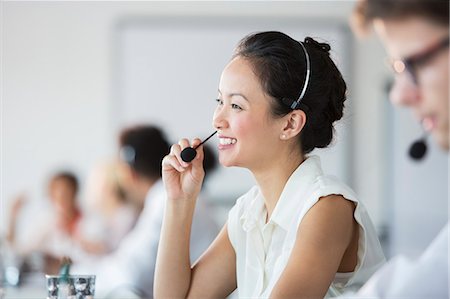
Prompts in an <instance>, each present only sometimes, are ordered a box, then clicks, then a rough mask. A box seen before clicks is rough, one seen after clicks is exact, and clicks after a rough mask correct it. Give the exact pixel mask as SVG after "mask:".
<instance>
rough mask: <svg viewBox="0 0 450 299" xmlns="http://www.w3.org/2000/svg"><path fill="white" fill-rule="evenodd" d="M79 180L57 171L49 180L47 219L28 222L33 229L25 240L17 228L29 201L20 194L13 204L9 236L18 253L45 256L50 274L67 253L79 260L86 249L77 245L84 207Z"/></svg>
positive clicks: (9, 240) (54, 271) (45, 264)
mask: <svg viewBox="0 0 450 299" xmlns="http://www.w3.org/2000/svg"><path fill="white" fill-rule="evenodd" d="M77 193H78V180H77V178H76V176H75V175H74V174H73V173H71V172H68V171H61V172H57V173H55V174H54V175H53V176H52V177H51V179H50V181H49V183H48V197H49V200H50V203H51V210H50V212H49V213H48V215H46V216H45V221H38V223H35V222H33V223H32V224H31V223H26V225H27V226H28V225H33V232H32V234H30V236H29V238H27V240H26V241H24V240H19V238H18V236H17V232H16V227H17V224H18V220H19V219H18V218H19V216H20V214H19V213H20V211H21V210H22V208H23V207H24V203H25V201H26V199H25V197H24V196H20V197H18V198H17V199H16V200H15V201H14V202H13V204H12V209H11V215H10V224H9V227H8V232H7V240H8V242H9V244H10V246H11V248H12V250H14V251H15V253H16V254H18V255H20V256H22V257H27V256H29V255H30V254H32V253H33V252H38V253H41V254H42V255H43V257H44V269H43V270H44V271H45V272H46V273H48V274H54V273H57V272H58V267H59V264H60V260H61V259H62V258H63V257H64V256H68V257H70V258H71V259H72V260H74V261H77V260H80V259H82V257H83V255H84V254H83V251H82V250H81V249H80V248H79V246H78V245H77V241H76V240H75V239H76V238H75V236H76V235H77V233H78V231H79V224H80V220H81V211H80V208H79V207H78V205H77Z"/></svg>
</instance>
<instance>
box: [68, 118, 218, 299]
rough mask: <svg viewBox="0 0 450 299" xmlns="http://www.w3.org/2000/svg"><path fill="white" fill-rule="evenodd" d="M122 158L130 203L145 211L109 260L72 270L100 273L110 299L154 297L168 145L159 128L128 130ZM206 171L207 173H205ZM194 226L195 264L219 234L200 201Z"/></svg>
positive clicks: (100, 286)
mask: <svg viewBox="0 0 450 299" xmlns="http://www.w3.org/2000/svg"><path fill="white" fill-rule="evenodd" d="M119 143H120V157H121V160H123V161H124V162H126V167H127V171H128V175H127V176H126V177H127V178H128V179H127V180H126V182H125V183H124V184H123V186H122V187H123V188H124V191H125V193H126V195H127V196H128V197H129V199H130V200H133V201H134V202H135V204H137V205H140V206H142V207H143V210H142V212H141V214H140V216H139V219H138V221H137V223H136V225H135V227H134V228H133V230H132V231H131V232H130V233H129V234H128V235H127V236H125V238H124V239H123V240H122V242H121V243H120V244H119V247H118V248H117V250H116V251H114V252H113V253H112V254H110V255H109V256H107V257H105V258H102V259H100V260H95V261H94V265H89V266H88V265H74V271H73V272H74V273H80V274H81V273H85V274H86V273H88V274H96V276H97V277H96V293H97V295H99V297H103V296H106V297H107V298H124V297H126V298H136V297H140V298H152V295H153V275H154V268H155V262H156V252H157V248H158V243H159V235H160V230H161V224H162V218H163V210H164V205H165V200H166V195H165V191H164V188H163V185H162V181H161V161H162V159H163V157H164V156H165V155H166V154H167V153H168V152H169V143H168V142H167V141H166V139H165V137H164V136H163V133H162V132H161V131H160V130H159V129H158V128H156V127H153V126H148V125H143V126H136V127H130V128H127V129H125V130H124V131H123V132H122V133H121V135H120V138H119ZM205 171H206V170H205ZM200 202H201V203H202V205H201V207H199V209H197V210H196V213H197V214H198V216H197V218H198V222H197V223H194V224H193V231H192V236H191V238H192V239H193V242H192V247H191V258H192V259H193V260H194V259H197V258H198V257H199V256H200V254H201V253H203V251H204V250H205V249H206V248H207V247H208V246H209V244H210V243H211V242H212V240H213V239H214V237H215V236H216V234H217V226H216V223H215V222H214V221H213V220H212V218H211V214H212V213H211V212H210V211H209V210H208V209H207V208H206V207H205V203H204V201H203V200H202V199H201V200H199V203H200Z"/></svg>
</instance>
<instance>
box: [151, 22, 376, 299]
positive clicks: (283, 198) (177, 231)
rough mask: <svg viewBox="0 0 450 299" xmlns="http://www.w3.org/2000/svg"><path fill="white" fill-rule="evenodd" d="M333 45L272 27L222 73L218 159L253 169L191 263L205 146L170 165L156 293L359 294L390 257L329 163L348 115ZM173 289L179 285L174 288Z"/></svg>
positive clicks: (173, 156)
mask: <svg viewBox="0 0 450 299" xmlns="http://www.w3.org/2000/svg"><path fill="white" fill-rule="evenodd" d="M329 51H330V46H329V45H328V44H324V43H318V42H317V41H315V40H314V39H312V38H309V37H307V38H306V39H305V40H304V41H302V42H298V41H296V40H294V39H292V38H291V37H289V36H287V35H286V34H284V33H281V32H277V31H268V32H260V33H255V34H251V35H249V36H247V37H245V38H244V39H242V40H241V42H240V43H239V45H238V46H237V48H236V50H235V53H234V55H233V57H232V59H231V61H230V62H229V63H228V64H227V66H226V67H225V69H224V70H223V72H222V76H221V78H220V83H219V96H218V100H217V103H218V105H217V107H216V110H215V112H214V116H213V126H214V128H215V129H216V130H217V131H218V137H219V145H218V149H219V161H220V163H221V164H222V165H224V166H227V167H229V166H238V167H242V168H246V169H248V170H250V172H251V173H252V175H253V177H254V178H255V180H256V181H257V185H256V186H255V187H253V188H252V189H250V191H248V192H247V193H245V194H244V195H243V196H241V197H240V198H239V199H238V200H237V202H236V204H235V205H234V207H233V208H232V209H231V211H230V213H229V217H228V221H227V223H226V224H225V225H224V227H223V229H222V231H221V233H220V234H219V235H218V236H217V238H216V240H215V241H214V243H213V244H212V245H211V246H210V247H209V248H208V250H207V251H206V252H205V253H204V254H203V256H202V257H201V258H200V259H199V260H198V261H197V262H196V263H195V264H194V265H192V266H191V264H190V263H189V259H188V256H189V254H188V253H189V249H188V248H189V238H190V237H189V236H190V226H191V223H192V211H193V210H194V207H195V204H196V199H197V197H198V193H199V191H200V189H201V185H202V181H203V176H204V171H203V166H202V162H203V153H202V151H201V148H200V150H199V155H198V156H197V157H196V158H195V159H194V160H193V161H192V163H186V162H184V161H183V160H182V158H181V155H180V153H181V152H182V150H183V149H184V148H187V147H189V146H193V147H196V146H197V145H198V144H199V143H200V140H198V139H196V140H194V141H193V142H192V143H191V142H189V141H188V140H187V139H181V140H180V141H179V142H178V144H174V145H172V147H171V151H170V154H169V155H167V156H166V157H165V158H164V160H163V170H162V171H163V181H164V184H165V188H166V192H167V197H168V198H167V206H166V211H165V216H164V224H163V229H162V235H161V241H160V244H159V249H158V261H157V269H156V276H155V289H154V290H155V297H159V298H165V297H170V298H187V297H188V298H191V297H192V298H203V297H213V298H222V297H226V296H227V295H229V294H230V293H231V292H232V291H234V290H235V289H237V291H238V293H239V296H240V297H245V298H256V297H264V298H266V297H269V296H270V297H277V298H278V297H279V298H321V297H324V296H335V295H338V294H340V293H342V292H343V291H344V290H354V289H356V288H358V286H359V285H361V283H363V282H365V280H366V279H367V277H368V276H370V275H371V274H372V273H373V272H374V271H375V270H376V269H377V268H378V267H380V266H381V264H382V263H383V262H384V256H383V253H382V250H381V246H380V244H379V242H378V239H377V237H376V233H375V229H374V227H373V225H372V223H371V221H370V219H369V217H368V215H367V212H366V211H365V208H364V206H363V205H362V204H361V202H359V201H358V200H357V198H356V195H355V194H354V192H353V191H352V190H351V189H350V188H349V187H347V186H346V185H345V184H343V183H342V182H340V181H339V180H338V179H337V178H335V177H331V176H327V175H324V173H323V171H322V169H321V163H320V159H319V158H318V157H317V156H309V155H308V153H309V152H311V151H312V150H313V149H314V148H317V147H319V148H321V147H326V146H328V145H329V144H330V142H331V140H332V137H333V127H334V122H335V121H336V120H339V119H340V118H341V117H342V115H343V109H344V101H345V100H346V84H345V82H344V80H343V78H342V76H341V73H340V72H339V70H338V69H337V67H336V66H335V64H334V62H333V61H332V60H331V58H330V56H329ZM169 286H170V287H169Z"/></svg>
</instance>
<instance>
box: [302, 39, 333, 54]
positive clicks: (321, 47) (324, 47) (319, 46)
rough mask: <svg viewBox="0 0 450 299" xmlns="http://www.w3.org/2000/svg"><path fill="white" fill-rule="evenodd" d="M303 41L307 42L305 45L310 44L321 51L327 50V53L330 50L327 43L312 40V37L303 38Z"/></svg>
mask: <svg viewBox="0 0 450 299" xmlns="http://www.w3.org/2000/svg"><path fill="white" fill-rule="evenodd" d="M304 43H305V44H307V45H312V46H314V47H315V48H316V49H319V50H322V51H324V52H327V53H329V52H330V50H331V47H330V45H329V44H327V43H319V42H318V41H316V40H314V39H313V38H312V37H309V36H308V37H306V38H305V41H304Z"/></svg>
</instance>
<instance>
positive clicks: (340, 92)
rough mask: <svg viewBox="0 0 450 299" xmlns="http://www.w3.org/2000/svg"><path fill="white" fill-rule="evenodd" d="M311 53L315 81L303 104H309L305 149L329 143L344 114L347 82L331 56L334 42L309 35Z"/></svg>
mask: <svg viewBox="0 0 450 299" xmlns="http://www.w3.org/2000/svg"><path fill="white" fill-rule="evenodd" d="M305 45H306V48H307V50H308V53H309V55H310V57H311V79H310V80H311V85H310V86H309V90H307V92H306V94H305V97H304V99H303V100H302V102H303V104H304V105H306V106H308V107H309V113H307V121H306V125H305V127H304V129H303V131H302V134H301V141H302V147H303V151H304V152H305V153H308V152H310V151H312V150H313V149H314V148H324V147H327V146H328V145H329V144H330V143H331V141H332V139H333V133H334V125H333V124H334V122H335V121H337V120H340V119H341V118H342V116H343V110H344V101H345V100H346V93H347V85H346V84H345V81H344V79H343V78H342V74H341V73H340V71H339V70H338V68H337V67H336V65H335V64H334V62H333V60H332V59H331V58H330V55H329V54H330V49H331V47H330V45H329V44H327V43H319V42H317V41H316V40H314V39H313V38H311V37H307V38H305Z"/></svg>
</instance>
